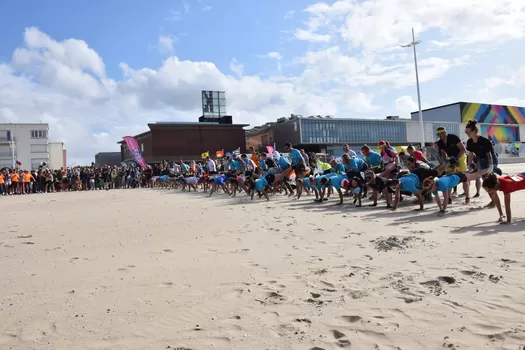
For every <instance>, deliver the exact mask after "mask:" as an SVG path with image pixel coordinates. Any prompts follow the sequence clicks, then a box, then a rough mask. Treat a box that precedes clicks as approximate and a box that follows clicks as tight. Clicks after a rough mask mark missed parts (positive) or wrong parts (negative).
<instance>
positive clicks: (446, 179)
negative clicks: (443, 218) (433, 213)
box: [423, 173, 469, 215]
mask: <svg viewBox="0 0 525 350" xmlns="http://www.w3.org/2000/svg"><path fill="white" fill-rule="evenodd" d="M460 183H463V191H465V194H466V196H467V198H468V193H469V188H468V182H467V177H466V176H465V174H462V173H455V174H449V175H445V176H443V177H436V178H433V177H430V178H427V179H425V180H424V181H423V188H424V189H426V190H427V191H429V192H432V193H433V194H434V198H435V200H436V204H437V205H438V207H439V215H443V214H445V213H446V212H447V205H448V204H450V202H449V198H450V196H451V194H452V190H453V189H454V187H456V186H457V185H459V184H460ZM439 192H442V193H443V202H441V198H440V197H439ZM467 203H468V202H467Z"/></svg>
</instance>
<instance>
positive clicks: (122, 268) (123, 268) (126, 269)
mask: <svg viewBox="0 0 525 350" xmlns="http://www.w3.org/2000/svg"><path fill="white" fill-rule="evenodd" d="M128 267H129V268H131V269H132V268H134V267H135V265H128V266H126V267H121V268H120V269H118V270H119V271H128Z"/></svg>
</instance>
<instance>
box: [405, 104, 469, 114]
mask: <svg viewBox="0 0 525 350" xmlns="http://www.w3.org/2000/svg"><path fill="white" fill-rule="evenodd" d="M460 103H471V102H454V103H449V104H446V105H441V106H436V107H432V108H426V109H422V110H421V111H422V112H426V111H431V110H433V109H438V108H443V107H450V106H454V105H458V104H460ZM472 103H474V102H472ZM414 113H419V111H415V112H410V114H414Z"/></svg>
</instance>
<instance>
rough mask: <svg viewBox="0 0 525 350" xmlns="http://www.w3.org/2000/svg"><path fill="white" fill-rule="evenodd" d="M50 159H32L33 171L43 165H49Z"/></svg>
mask: <svg viewBox="0 0 525 350" xmlns="http://www.w3.org/2000/svg"><path fill="white" fill-rule="evenodd" d="M47 162H48V159H46V158H31V169H35V170H36V169H38V167H39V166H40V165H42V163H47Z"/></svg>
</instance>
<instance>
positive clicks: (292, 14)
mask: <svg viewBox="0 0 525 350" xmlns="http://www.w3.org/2000/svg"><path fill="white" fill-rule="evenodd" d="M294 15H295V11H294V10H290V11H287V12H286V13H285V14H284V19H290V18H293V16H294Z"/></svg>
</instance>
